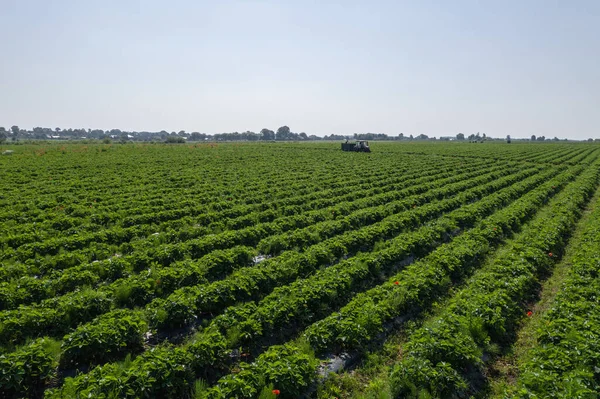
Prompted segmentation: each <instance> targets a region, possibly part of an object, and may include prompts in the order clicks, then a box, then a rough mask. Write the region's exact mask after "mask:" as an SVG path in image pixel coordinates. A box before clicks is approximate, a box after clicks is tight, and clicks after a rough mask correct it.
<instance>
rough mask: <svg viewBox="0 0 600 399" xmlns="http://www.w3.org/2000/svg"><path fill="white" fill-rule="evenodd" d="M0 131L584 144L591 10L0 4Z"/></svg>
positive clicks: (533, 1) (556, 4)
mask: <svg viewBox="0 0 600 399" xmlns="http://www.w3.org/2000/svg"><path fill="white" fill-rule="evenodd" d="M0 26H2V35H0V49H1V50H2V55H3V60H2V62H1V63H0V71H1V73H0V88H1V90H2V94H3V95H2V96H1V98H0V126H5V127H7V128H9V127H10V126H11V125H13V124H16V125H19V126H20V127H22V128H28V129H30V128H33V127H35V126H42V127H51V128H54V127H61V128H68V127H71V128H86V129H87V128H100V129H112V128H118V129H122V130H135V131H143V130H147V131H159V130H163V129H164V130H167V131H179V130H185V131H188V132H193V131H199V132H205V133H219V132H232V131H245V130H252V131H255V132H258V131H260V129H262V128H264V127H267V128H270V129H273V130H275V129H277V128H278V127H279V126H281V125H288V126H289V127H290V128H291V130H292V131H294V132H302V131H304V132H306V133H308V134H317V135H325V134H331V133H335V134H351V133H355V132H377V133H380V132H381V133H387V134H390V135H397V134H399V133H401V132H403V133H404V134H406V135H408V134H413V135H418V134H421V133H424V134H427V135H430V136H440V135H454V134H456V133H458V132H463V133H465V134H467V135H468V134H470V133H476V132H478V131H479V132H482V133H487V134H488V135H489V136H493V137H504V136H506V135H507V134H510V135H512V136H513V137H528V136H530V135H531V134H536V135H545V136H546V137H554V136H558V137H560V138H564V137H568V138H573V139H584V138H588V137H594V138H600V1H598V0H572V1H566V0H565V1H542V0H525V1H523V0H506V1H467V0H464V1H463V0H456V1H446V0H439V1H429V0H422V1H351V0H348V1H342V0H340V1H326V0H325V1H285V0H279V1H277V0H266V1H228V0H223V1H194V0H181V1H179V0H171V1H168V2H165V1H154V0H152V1H150V0H148V1H130V0H120V1H116V0H104V1H96V0H85V1H81V0H69V1H67V0H55V1H48V0H37V1H34V0H0Z"/></svg>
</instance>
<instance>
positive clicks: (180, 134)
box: [177, 130, 186, 137]
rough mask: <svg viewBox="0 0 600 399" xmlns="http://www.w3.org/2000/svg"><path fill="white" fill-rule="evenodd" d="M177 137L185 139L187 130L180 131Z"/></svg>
mask: <svg viewBox="0 0 600 399" xmlns="http://www.w3.org/2000/svg"><path fill="white" fill-rule="evenodd" d="M177 135H178V136H179V137H185V136H186V134H185V130H180V131H179V133H177Z"/></svg>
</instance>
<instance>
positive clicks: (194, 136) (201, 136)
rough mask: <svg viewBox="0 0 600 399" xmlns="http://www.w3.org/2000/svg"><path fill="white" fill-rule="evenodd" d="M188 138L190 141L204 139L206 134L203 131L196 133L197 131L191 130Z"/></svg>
mask: <svg viewBox="0 0 600 399" xmlns="http://www.w3.org/2000/svg"><path fill="white" fill-rule="evenodd" d="M190 140H191V141H204V140H206V134H204V133H198V132H193V133H192V134H191V135H190Z"/></svg>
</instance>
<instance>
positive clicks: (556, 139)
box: [552, 136, 560, 141]
mask: <svg viewBox="0 0 600 399" xmlns="http://www.w3.org/2000/svg"><path fill="white" fill-rule="evenodd" d="M552 141H560V140H559V139H558V137H556V136H554V138H553V139H552Z"/></svg>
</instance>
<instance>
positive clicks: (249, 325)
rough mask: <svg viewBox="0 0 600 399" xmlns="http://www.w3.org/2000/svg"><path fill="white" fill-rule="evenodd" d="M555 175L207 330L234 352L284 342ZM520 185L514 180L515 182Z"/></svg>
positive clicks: (283, 290) (240, 309)
mask: <svg viewBox="0 0 600 399" xmlns="http://www.w3.org/2000/svg"><path fill="white" fill-rule="evenodd" d="M550 174H551V173H547V174H541V175H536V176H533V177H530V178H528V179H525V180H523V181H522V182H520V183H516V184H515V185H513V186H509V187H507V188H504V189H502V188H501V187H502V186H504V184H503V183H504V182H501V181H500V180H499V181H498V183H499V184H495V185H488V186H487V190H488V193H493V194H491V195H489V196H486V197H484V198H483V199H481V200H479V201H477V202H475V203H472V204H469V205H465V206H463V207H461V208H458V209H457V210H455V211H452V212H449V213H448V214H445V215H444V216H442V217H441V218H440V219H438V220H436V221H435V222H434V223H432V224H428V225H425V226H423V227H421V228H419V229H417V230H415V231H414V232H410V233H404V234H401V235H399V236H397V237H396V238H394V239H392V240H390V241H389V242H388V243H387V246H386V248H385V249H383V250H380V251H375V252H371V253H369V254H363V255H359V256H356V257H354V258H351V259H348V260H346V261H342V262H340V263H339V264H337V265H335V266H331V267H329V268H326V269H322V270H319V271H317V272H316V273H315V274H313V275H311V276H310V277H308V278H306V279H301V280H296V281H295V282H293V283H291V284H289V285H287V286H283V287H279V288H276V289H275V290H274V291H273V292H272V293H271V294H270V295H268V296H266V297H265V298H264V299H263V300H261V301H260V302H259V303H257V304H254V303H247V304H244V305H240V306H236V307H231V308H229V309H227V310H226V312H225V313H224V314H223V315H221V316H219V317H217V318H215V319H214V320H213V322H212V325H213V326H215V328H214V329H211V327H208V328H209V331H210V332H209V335H210V338H212V339H216V340H217V341H222V340H227V341H228V346H229V347H230V348H233V347H238V346H240V345H242V346H243V347H245V348H249V347H250V348H258V347H260V342H261V341H262V340H263V339H264V338H266V339H268V341H269V342H272V341H273V340H275V339H277V340H278V339H283V338H285V337H286V336H289V335H290V334H292V333H294V332H295V331H297V330H298V329H300V328H302V327H303V326H305V325H306V324H307V323H311V322H313V321H314V320H317V319H319V318H321V317H323V316H326V315H327V314H329V313H330V312H331V311H333V310H335V309H336V308H338V307H339V306H341V305H343V304H344V303H345V302H347V301H348V300H349V299H350V298H351V297H352V296H353V295H354V294H355V293H357V292H361V291H364V290H365V289H368V288H369V287H370V286H373V285H375V284H378V283H380V282H381V280H385V279H386V277H387V276H389V275H390V274H392V273H393V272H395V271H397V270H396V269H397V268H398V267H401V266H398V265H399V262H401V261H403V260H406V259H408V258H409V257H411V256H416V257H422V256H424V255H426V254H427V253H428V252H429V251H431V250H433V249H434V248H435V247H436V246H437V245H439V243H440V242H441V241H443V240H444V239H443V237H444V235H448V234H451V233H452V234H457V233H458V231H457V230H458V229H466V228H469V227H470V226H472V225H473V224H474V223H476V222H477V221H478V220H481V219H482V218H483V217H485V216H486V215H487V214H490V213H493V212H494V211H495V210H496V209H498V208H500V207H503V206H505V205H506V204H507V203H509V202H511V201H513V200H515V199H517V198H518V197H520V196H521V195H522V194H523V193H525V192H527V191H529V190H531V189H532V188H534V187H535V186H536V185H538V184H540V182H542V181H544V180H546V179H548V178H549V176H550ZM519 180H520V179H514V180H513V182H514V181H519ZM215 331H218V332H219V333H220V334H221V336H219V335H218V334H215ZM200 335H202V333H200ZM226 337H227V338H226ZM207 339H209V338H207ZM214 355H215V356H214V357H212V358H207V359H206V360H207V361H208V362H209V363H207V364H206V367H208V366H212V367H215V366H216V365H220V366H223V365H224V364H225V363H226V360H227V357H228V353H227V352H223V351H221V352H216V353H214Z"/></svg>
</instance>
